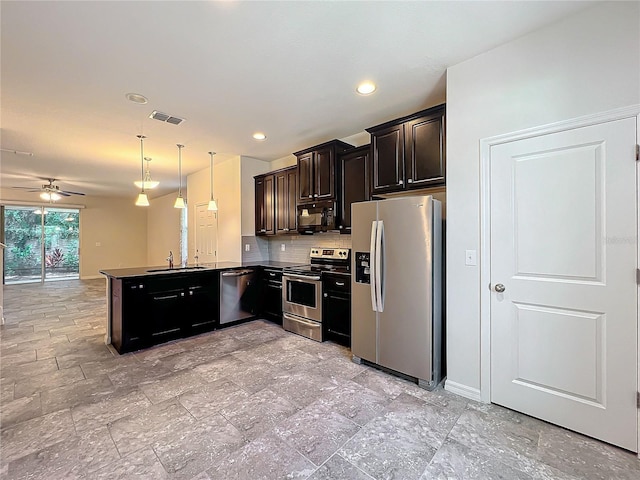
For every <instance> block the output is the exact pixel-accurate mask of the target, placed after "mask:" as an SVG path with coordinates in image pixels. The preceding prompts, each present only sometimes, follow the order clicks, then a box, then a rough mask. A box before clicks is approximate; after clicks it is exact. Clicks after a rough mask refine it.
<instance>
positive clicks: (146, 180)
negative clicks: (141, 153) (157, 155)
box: [133, 157, 160, 188]
mask: <svg viewBox="0 0 640 480" xmlns="http://www.w3.org/2000/svg"><path fill="white" fill-rule="evenodd" d="M144 161H145V162H147V168H146V170H145V171H144V177H143V178H142V181H140V180H137V181H135V182H133V183H134V184H135V186H136V187H138V188H156V187H157V186H158V185H160V182H156V181H154V180H151V170H149V162H151V159H150V158H149V157H144Z"/></svg>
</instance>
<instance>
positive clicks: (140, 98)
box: [125, 93, 149, 105]
mask: <svg viewBox="0 0 640 480" xmlns="http://www.w3.org/2000/svg"><path fill="white" fill-rule="evenodd" d="M125 97H127V100H129V101H130V102H133V103H138V104H140V105H144V104H145V103H147V102H148V101H149V100H147V97H145V96H144V95H140V94H139V93H127V94H126V95H125Z"/></svg>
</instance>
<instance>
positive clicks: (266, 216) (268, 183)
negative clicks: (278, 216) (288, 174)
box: [254, 174, 276, 235]
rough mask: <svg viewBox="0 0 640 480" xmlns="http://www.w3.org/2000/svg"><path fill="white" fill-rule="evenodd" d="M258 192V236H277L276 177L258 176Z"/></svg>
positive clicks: (256, 178)
mask: <svg viewBox="0 0 640 480" xmlns="http://www.w3.org/2000/svg"><path fill="white" fill-rule="evenodd" d="M254 179H255V192H256V198H255V203H256V235H275V233H276V226H275V218H274V217H275V209H274V205H275V203H274V200H275V177H274V175H273V174H267V175H258V176H256V177H254Z"/></svg>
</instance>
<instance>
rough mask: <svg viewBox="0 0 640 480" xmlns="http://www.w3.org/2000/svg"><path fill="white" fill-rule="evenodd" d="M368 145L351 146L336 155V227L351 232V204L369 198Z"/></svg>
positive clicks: (341, 231) (343, 231) (341, 230)
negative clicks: (337, 174) (338, 181)
mask: <svg viewBox="0 0 640 480" xmlns="http://www.w3.org/2000/svg"><path fill="white" fill-rule="evenodd" d="M369 149H370V145H363V146H361V147H357V148H353V149H351V150H348V151H346V152H344V153H341V154H340V156H339V157H338V170H339V172H340V195H338V229H339V230H340V233H351V204H353V203H355V202H364V201H366V200H369V169H370V162H369Z"/></svg>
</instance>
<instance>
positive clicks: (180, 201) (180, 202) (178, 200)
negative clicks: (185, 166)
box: [173, 143, 187, 208]
mask: <svg viewBox="0 0 640 480" xmlns="http://www.w3.org/2000/svg"><path fill="white" fill-rule="evenodd" d="M176 146H177V147H178V181H179V183H178V185H179V186H178V198H176V203H174V204H173V208H187V205H186V203H185V201H184V198H182V148H183V147H184V145H180V144H179V143H178V144H176Z"/></svg>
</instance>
